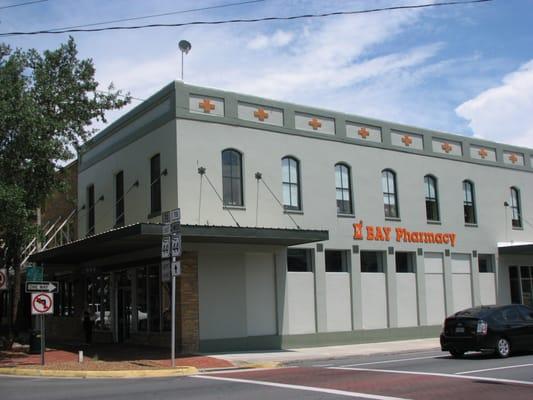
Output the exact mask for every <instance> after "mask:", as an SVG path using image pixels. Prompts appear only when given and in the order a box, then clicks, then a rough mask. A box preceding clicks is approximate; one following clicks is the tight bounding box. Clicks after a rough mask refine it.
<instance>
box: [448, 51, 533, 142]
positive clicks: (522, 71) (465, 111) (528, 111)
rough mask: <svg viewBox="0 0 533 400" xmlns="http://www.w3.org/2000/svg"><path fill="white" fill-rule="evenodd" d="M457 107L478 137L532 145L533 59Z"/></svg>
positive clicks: (458, 112)
mask: <svg viewBox="0 0 533 400" xmlns="http://www.w3.org/2000/svg"><path fill="white" fill-rule="evenodd" d="M455 111H456V113H457V114H458V115H459V116H461V117H463V118H465V119H467V120H468V121H469V125H470V127H471V129H472V130H473V131H474V135H475V136H477V137H481V138H484V139H488V140H494V141H498V142H505V143H510V144H514V145H520V146H528V147H533V60H530V61H529V62H527V63H526V64H524V65H522V66H521V67H520V68H519V69H518V70H517V71H514V72H512V73H510V74H508V75H506V76H505V77H504V78H503V83H502V84H501V85H500V86H497V87H494V88H491V89H488V90H485V91H484V92H482V93H480V94H479V95H477V96H476V97H474V98H473V99H470V100H468V101H465V102H464V103H463V104H461V105H460V106H459V107H457V108H456V110H455Z"/></svg>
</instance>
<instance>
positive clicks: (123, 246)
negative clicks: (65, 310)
mask: <svg viewBox="0 0 533 400" xmlns="http://www.w3.org/2000/svg"><path fill="white" fill-rule="evenodd" d="M181 233H182V241H183V242H184V243H185V244H186V243H227V244H266V245H278V246H294V245H300V244H305V243H312V242H320V241H323V240H328V239H329V234H328V231H325V230H306V229H277V228H251V227H233V226H205V225H182V226H181ZM162 234H163V225H161V224H149V223H138V224H135V225H129V226H125V227H121V228H117V229H112V230H109V231H106V232H102V233H99V234H97V235H94V236H90V237H87V238H84V239H80V240H77V241H74V242H71V243H68V244H66V245H63V246H59V247H55V248H53V249H49V250H44V251H41V252H39V253H35V254H33V255H32V256H31V257H30V261H31V262H43V263H46V264H47V265H50V264H79V263H82V262H87V261H91V260H96V259H101V258H105V257H112V256H117V255H120V254H127V253H129V252H135V251H139V250H147V249H157V250H156V252H155V253H154V254H158V252H159V251H160V246H161V236H162Z"/></svg>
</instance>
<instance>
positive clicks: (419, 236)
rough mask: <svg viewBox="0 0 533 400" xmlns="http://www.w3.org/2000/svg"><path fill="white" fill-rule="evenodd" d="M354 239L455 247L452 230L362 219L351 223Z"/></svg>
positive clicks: (454, 235)
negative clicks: (413, 228) (370, 222)
mask: <svg viewBox="0 0 533 400" xmlns="http://www.w3.org/2000/svg"><path fill="white" fill-rule="evenodd" d="M353 238H354V240H373V241H380V242H390V241H396V242H404V243H431V244H449V245H450V246H452V247H455V243H456V242H457V234H456V233H454V232H444V233H441V232H438V233H436V232H426V231H410V230H408V229H406V228H402V227H396V228H392V227H390V226H375V225H366V226H365V225H364V224H363V221H362V220H361V221H359V222H358V223H355V224H353Z"/></svg>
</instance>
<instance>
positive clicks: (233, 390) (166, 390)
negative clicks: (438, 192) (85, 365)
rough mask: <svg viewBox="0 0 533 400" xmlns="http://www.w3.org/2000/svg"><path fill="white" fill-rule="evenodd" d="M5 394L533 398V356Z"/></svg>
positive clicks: (322, 366) (7, 380)
mask: <svg viewBox="0 0 533 400" xmlns="http://www.w3.org/2000/svg"><path fill="white" fill-rule="evenodd" d="M0 394H1V398H5V399H10V400H17V399H25V400H32V399H39V400H49V399H50V400H62V399H69V400H70V399H72V398H75V399H95V398H103V399H128V400H136V399H154V400H155V399H187V400H194V399H206V400H211V399H213V400H214V399H217V400H225V399H227V400H240V399H242V400H245V399H246V400H248V399H258V400H270V399H311V400H314V399H340V398H346V397H351V398H358V399H375V400H392V399H415V400H426V399H427V400H429V399H431V400H439V399H447V400H448V399H450V398H456V399H460V398H465V399H469V400H476V399H480V400H481V399H483V400H491V399H502V398H512V399H513V400H521V399H528V400H530V399H532V398H533V355H531V354H529V355H519V356H515V357H511V358H508V359H497V358H493V357H488V356H482V355H477V354H475V355H469V356H467V357H466V358H464V359H452V358H451V357H449V356H448V355H447V353H442V352H440V351H432V352H416V353H403V354H393V355H386V356H364V357H352V358H345V359H337V360H331V361H315V362H312V361H306V362H302V363H295V364H293V365H291V366H288V367H287V368H279V369H265V370H246V371H243V370H239V371H228V372H216V373H210V374H202V375H198V376H194V377H180V378H145V379H135V380H108V379H90V380H89V379H86V380H84V379H52V378H22V377H21V378H17V377H5V376H4V377H0Z"/></svg>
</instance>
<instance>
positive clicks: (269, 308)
mask: <svg viewBox="0 0 533 400" xmlns="http://www.w3.org/2000/svg"><path fill="white" fill-rule="evenodd" d="M245 263H246V272H245V273H246V327H247V333H248V335H249V336H256V335H274V334H276V330H277V328H276V287H275V276H274V256H273V254H272V253H246V255H245Z"/></svg>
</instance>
